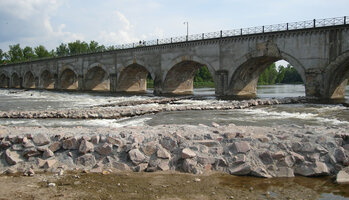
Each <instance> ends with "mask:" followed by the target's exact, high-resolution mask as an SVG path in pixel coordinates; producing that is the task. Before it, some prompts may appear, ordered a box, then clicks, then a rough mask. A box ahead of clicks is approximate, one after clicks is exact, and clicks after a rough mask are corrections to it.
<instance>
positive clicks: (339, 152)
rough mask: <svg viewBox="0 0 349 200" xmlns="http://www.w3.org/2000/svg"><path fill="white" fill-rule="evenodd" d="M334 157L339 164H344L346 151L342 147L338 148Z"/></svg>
mask: <svg viewBox="0 0 349 200" xmlns="http://www.w3.org/2000/svg"><path fill="white" fill-rule="evenodd" d="M334 157H335V158H336V161H337V162H339V163H343V162H344V161H346V155H345V152H344V149H343V148H342V147H339V148H337V149H336V150H335V152H334Z"/></svg>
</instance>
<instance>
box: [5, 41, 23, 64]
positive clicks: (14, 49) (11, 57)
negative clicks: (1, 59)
mask: <svg viewBox="0 0 349 200" xmlns="http://www.w3.org/2000/svg"><path fill="white" fill-rule="evenodd" d="M6 57H7V60H8V61H9V62H19V61H22V60H23V51H22V49H21V47H20V45H19V44H15V45H10V46H9V50H8V52H7V54H6Z"/></svg>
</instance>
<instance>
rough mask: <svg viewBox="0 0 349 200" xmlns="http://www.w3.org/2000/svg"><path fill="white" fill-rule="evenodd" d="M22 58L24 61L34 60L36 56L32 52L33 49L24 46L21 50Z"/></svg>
mask: <svg viewBox="0 0 349 200" xmlns="http://www.w3.org/2000/svg"><path fill="white" fill-rule="evenodd" d="M23 58H24V60H32V59H34V58H36V55H35V53H34V51H33V48H31V47H28V46H26V47H25V48H24V49H23Z"/></svg>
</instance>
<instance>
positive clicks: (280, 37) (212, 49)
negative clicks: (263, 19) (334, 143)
mask: <svg viewBox="0 0 349 200" xmlns="http://www.w3.org/2000/svg"><path fill="white" fill-rule="evenodd" d="M278 60H286V61H288V62H289V63H290V64H291V65H292V66H294V67H295V69H297V71H298V72H299V74H300V75H301V77H302V79H303V81H304V84H305V90H306V96H307V97H310V98H344V94H345V87H346V85H347V81H348V78H349V26H348V25H347V19H346V17H344V18H333V19H324V20H311V21H304V22H296V23H287V24H278V25H272V26H262V27H254V28H248V29H238V30H232V31H220V32H215V33H207V34H198V35H190V36H186V37H177V38H170V39H164V40H156V41H149V42H147V43H146V44H142V45H141V46H137V44H129V45H122V46H119V48H118V49H117V50H113V51H106V52H98V53H88V54H80V55H73V56H66V57H58V58H50V59H43V60H37V61H31V62H22V63H17V64H7V65H2V66H1V67H0V86H1V87H3V88H32V89H52V90H78V91H90V90H94V91H110V92H145V91H146V78H147V76H148V74H150V75H151V77H152V79H153V80H154V93H155V94H188V93H191V92H192V91H193V77H194V75H195V73H196V72H197V70H198V69H199V68H200V67H202V66H207V67H208V69H209V71H210V72H211V74H212V76H213V77H214V81H215V85H216V88H215V93H216V95H217V96H254V95H256V85H257V81H258V77H259V75H260V74H261V73H262V71H263V70H264V69H265V68H266V67H267V66H269V65H270V64H271V63H273V62H275V61H278Z"/></svg>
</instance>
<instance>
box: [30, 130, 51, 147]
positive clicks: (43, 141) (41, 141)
mask: <svg viewBox="0 0 349 200" xmlns="http://www.w3.org/2000/svg"><path fill="white" fill-rule="evenodd" d="M33 142H34V144H35V145H36V146H44V145H47V144H49V143H50V139H49V138H48V137H47V135H45V134H42V133H40V134H37V135H34V136H33Z"/></svg>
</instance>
